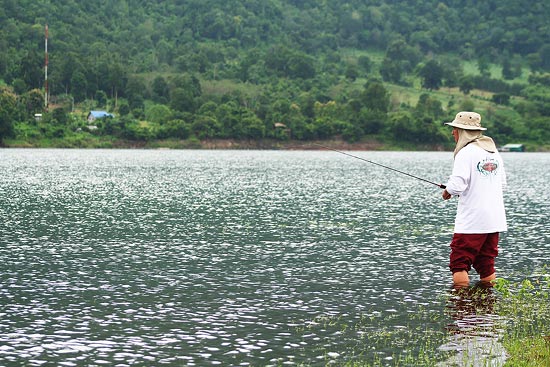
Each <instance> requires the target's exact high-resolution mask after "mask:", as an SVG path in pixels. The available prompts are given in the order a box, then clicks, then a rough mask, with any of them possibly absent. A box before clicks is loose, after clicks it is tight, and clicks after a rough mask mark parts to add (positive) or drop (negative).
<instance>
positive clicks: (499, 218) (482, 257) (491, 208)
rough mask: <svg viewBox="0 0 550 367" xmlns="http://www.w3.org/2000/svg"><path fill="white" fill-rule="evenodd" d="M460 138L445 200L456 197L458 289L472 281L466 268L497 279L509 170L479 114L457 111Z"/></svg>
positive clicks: (452, 260)
mask: <svg viewBox="0 0 550 367" xmlns="http://www.w3.org/2000/svg"><path fill="white" fill-rule="evenodd" d="M445 124H446V125H449V126H452V127H453V137H454V140H455V142H456V148H455V150H454V165H453V171H452V174H451V176H450V178H449V181H448V182H447V184H446V185H445V186H446V188H445V190H443V194H442V196H443V199H444V200H449V199H450V198H451V197H452V196H457V197H458V208H457V212H456V218H455V225H454V235H453V239H452V241H451V255H450V263H449V267H450V269H451V272H452V274H453V283H454V286H455V287H456V288H461V287H467V286H468V285H469V283H470V280H469V276H468V272H469V271H470V269H471V268H472V266H473V268H474V269H475V270H476V271H477V272H478V274H479V277H480V281H481V282H482V283H483V284H486V285H491V283H492V281H493V280H494V279H495V278H496V274H495V257H496V256H497V255H498V239H499V232H504V231H506V230H507V225H506V214H505V211H504V200H503V196H502V192H503V190H504V189H505V187H506V174H505V172H504V164H503V161H502V157H501V156H500V154H499V153H498V151H497V148H496V146H495V143H494V141H493V139H491V138H490V137H488V136H484V135H483V134H482V131H484V130H487V129H486V128H484V127H481V116H480V115H479V114H478V113H476V112H459V113H458V114H457V115H456V117H455V119H454V120H453V121H452V122H447V123H445Z"/></svg>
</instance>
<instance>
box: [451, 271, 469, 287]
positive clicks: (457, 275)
mask: <svg viewBox="0 0 550 367" xmlns="http://www.w3.org/2000/svg"><path fill="white" fill-rule="evenodd" d="M453 284H454V286H455V287H456V288H464V287H467V286H469V285H470V278H469V277H468V272H467V271H466V270H462V271H457V272H454V273H453Z"/></svg>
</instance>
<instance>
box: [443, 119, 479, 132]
mask: <svg viewBox="0 0 550 367" xmlns="http://www.w3.org/2000/svg"><path fill="white" fill-rule="evenodd" d="M445 125H449V126H452V127H457V128H459V129H463V130H478V131H484V130H487V129H486V128H484V127H478V126H471V125H464V124H459V123H458V122H454V121H453V122H446V123H445Z"/></svg>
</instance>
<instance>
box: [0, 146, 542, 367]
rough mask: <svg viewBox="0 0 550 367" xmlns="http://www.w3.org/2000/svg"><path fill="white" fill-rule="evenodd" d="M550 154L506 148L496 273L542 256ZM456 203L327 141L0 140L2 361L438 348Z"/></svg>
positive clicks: (438, 164)
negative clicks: (304, 144)
mask: <svg viewBox="0 0 550 367" xmlns="http://www.w3.org/2000/svg"><path fill="white" fill-rule="evenodd" d="M357 155H360V156H362V157H364V158H367V159H372V160H373V161H376V162H380V163H382V164H386V165H388V166H392V167H395V168H397V169H401V170H404V171H407V172H410V173H411V174H417V175H419V176H422V177H426V178H428V179H430V180H434V181H438V180H440V179H441V178H443V177H445V176H446V175H447V174H448V168H449V167H450V166H451V164H452V154H450V153H423V152H419V153H395V152H359V153H357ZM549 157H550V155H517V156H510V157H509V158H510V159H509V160H507V164H508V166H507V169H508V170H507V171H508V173H509V174H510V182H509V184H510V188H511V189H510V192H508V193H507V198H508V201H507V203H509V205H510V206H511V207H512V208H513V210H510V211H509V218H510V232H509V233H508V234H507V235H506V237H505V238H503V243H504V244H505V245H504V246H503V248H502V255H501V256H499V257H498V258H497V265H498V266H499V269H498V274H499V276H500V274H510V272H511V271H512V270H514V269H517V270H521V271H523V270H524V269H530V268H532V267H536V266H538V265H540V263H541V262H545V261H547V256H546V255H545V254H547V253H548V251H547V250H548V245H547V244H548V243H550V231H549V229H548V226H546V225H545V223H546V222H545V220H546V218H547V213H548V205H549V201H548V200H547V198H545V197H544V196H543V195H539V194H538V193H540V192H548V191H549V190H550V187H548V185H549V182H550V177H549V176H550V170H543V169H542V168H541V167H543V168H544V167H550V159H549ZM512 158H513V159H512ZM534 168H536V172H537V175H536V176H535V177H532V172H534ZM525 177H528V178H529V185H522V183H521V180H522V179H525ZM535 188H536V189H535ZM454 211H455V207H454V206H452V205H448V204H447V203H444V202H442V200H441V198H440V191H439V190H438V189H436V188H434V187H431V185H424V184H423V183H421V182H417V181H416V180H410V179H409V178H407V177H402V176H400V175H393V174H392V173H391V172H388V170H383V169H378V168H376V167H371V165H364V164H361V162H356V160H353V159H349V157H345V156H341V155H338V154H334V153H327V152H267V151H262V152H258V151H138V150H135V151H126V150H121V151H109V150H98V151H90V150H17V149H15V150H11V149H10V150H0V218H2V219H1V220H0V264H1V267H0V320H1V322H0V365H30V366H40V365H44V364H46V365H48V364H55V365H67V366H70V365H100V364H105V365H120V366H124V365H182V364H183V365H197V366H199V365H205V364H222V365H254V366H256V365H266V366H268V365H283V364H285V365H286V364H289V365H300V364H306V365H307V364H312V365H324V364H325V363H331V362H334V363H337V364H343V363H345V362H346V361H350V360H352V361H354V360H361V361H367V362H372V361H373V359H375V358H378V359H380V360H383V361H386V360H388V361H389V362H388V364H391V361H392V358H395V356H396V355H399V353H401V352H403V351H406V350H409V351H411V350H418V349H419V348H420V347H421V346H422V345H424V344H425V340H426V338H427V337H431V338H433V339H434V340H436V341H437V344H436V343H435V342H434V343H433V344H434V345H436V347H434V348H437V346H439V343H440V340H441V336H442V333H443V329H444V327H445V321H444V320H441V319H437V318H436V317H434V315H437V316H439V315H440V314H441V312H442V302H441V294H442V292H446V287H447V286H448V284H449V282H450V274H449V272H448V268H447V262H448V241H449V238H450V237H451V235H452V219H453V218H454ZM518 254H521V256H518ZM417 269H418V270H419V271H414V270H417ZM411 272H414V274H417V275H416V276H414V277H413V276H411ZM419 310H421V311H419ZM423 330H427V331H426V332H423ZM428 333H430V335H429V336H427V334H428ZM430 345H431V344H430Z"/></svg>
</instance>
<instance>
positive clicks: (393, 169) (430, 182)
mask: <svg viewBox="0 0 550 367" xmlns="http://www.w3.org/2000/svg"><path fill="white" fill-rule="evenodd" d="M313 144H314V145H317V146H320V147H322V148H325V149H328V150H332V151H334V152H337V153H340V154H344V155H347V156H349V157H353V158H357V159H360V160H362V161H364V162H368V163H372V164H374V165H377V166H380V167H383V168H386V169H389V170H392V171H394V172H398V173H401V174H403V175H406V176H409V177H412V178H416V179H417V180H420V181H424V182H427V183H429V184H432V185H435V186H437V187H439V188H441V189H445V188H447V186H445V185H443V184H438V183H435V182H432V181H428V180H426V179H424V178H421V177H417V176H414V175H411V174H410V173H407V172H403V171H400V170H398V169H395V168H392V167H388V166H385V165H383V164H380V163H376V162H373V161H371V160H368V159H365V158H361V157H358V156H356V155H353V154H349V153H346V152H342V151H341V150H337V149H333V148H330V147H327V146H324V145H321V144H317V143H313Z"/></svg>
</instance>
